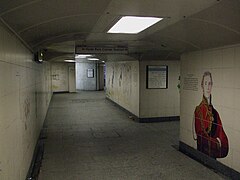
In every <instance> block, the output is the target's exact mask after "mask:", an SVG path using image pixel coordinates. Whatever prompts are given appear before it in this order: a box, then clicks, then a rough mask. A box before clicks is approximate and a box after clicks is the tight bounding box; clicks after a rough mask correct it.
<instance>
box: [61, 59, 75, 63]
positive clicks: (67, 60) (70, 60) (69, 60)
mask: <svg viewBox="0 0 240 180" xmlns="http://www.w3.org/2000/svg"><path fill="white" fill-rule="evenodd" d="M64 61H65V62H71V63H73V62H76V61H75V60H72V59H65V60H64Z"/></svg>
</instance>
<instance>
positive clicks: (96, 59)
mask: <svg viewBox="0 0 240 180" xmlns="http://www.w3.org/2000/svg"><path fill="white" fill-rule="evenodd" d="M88 60H89V61H99V59H98V58H88Z"/></svg>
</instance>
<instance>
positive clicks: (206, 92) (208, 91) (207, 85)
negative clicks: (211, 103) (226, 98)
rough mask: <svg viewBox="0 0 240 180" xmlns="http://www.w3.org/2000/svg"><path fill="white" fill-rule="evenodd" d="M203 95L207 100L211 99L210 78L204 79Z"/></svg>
mask: <svg viewBox="0 0 240 180" xmlns="http://www.w3.org/2000/svg"><path fill="white" fill-rule="evenodd" d="M202 88H203V94H204V96H205V97H206V98H209V97H210V95H211V92H212V80H211V77H210V76H205V77H204V79H203V87H202Z"/></svg>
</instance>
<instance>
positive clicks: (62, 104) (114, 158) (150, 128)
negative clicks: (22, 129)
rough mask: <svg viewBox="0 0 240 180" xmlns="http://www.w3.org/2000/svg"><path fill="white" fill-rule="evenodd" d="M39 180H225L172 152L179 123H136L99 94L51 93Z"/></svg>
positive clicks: (174, 150) (184, 156)
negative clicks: (52, 94)
mask: <svg viewBox="0 0 240 180" xmlns="http://www.w3.org/2000/svg"><path fill="white" fill-rule="evenodd" d="M44 127H45V130H46V137H47V138H46V140H45V152H44V159H43V161H42V167H41V170H40V174H39V179H40V180H82V179H83V180H84V179H100V180H101V179H110V180H112V179H131V180H133V179H213V180H216V179H226V178H225V177H224V176H222V175H219V174H216V173H215V172H213V171H212V170H210V169H208V168H206V167H205V166H203V165H201V164H199V163H198V162H196V161H194V160H192V159H191V158H189V157H187V156H186V155H184V154H182V153H180V152H179V151H177V150H176V148H174V146H176V145H177V144H178V137H179V122H163V123H148V124H144V123H137V122H134V121H133V120H132V119H131V118H129V116H128V114H127V113H126V112H124V111H122V110H121V109H119V108H118V107H116V106H114V105H113V104H112V103H111V102H109V101H108V100H106V99H105V96H104V93H103V92H79V93H76V94H55V95H54V96H53V99H52V101H51V105H50V108H49V111H48V114H47V118H46V121H45V125H44Z"/></svg>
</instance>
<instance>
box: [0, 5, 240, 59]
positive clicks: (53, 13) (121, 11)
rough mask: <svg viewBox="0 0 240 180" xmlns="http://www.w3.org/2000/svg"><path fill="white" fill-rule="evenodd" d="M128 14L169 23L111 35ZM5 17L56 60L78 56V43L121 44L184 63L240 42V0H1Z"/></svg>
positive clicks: (133, 51) (132, 50)
mask: <svg viewBox="0 0 240 180" xmlns="http://www.w3.org/2000/svg"><path fill="white" fill-rule="evenodd" d="M126 15H134V16H157V17H163V18H164V19H163V20H162V21H160V22H159V23H157V24H155V25H153V26H152V27H150V28H148V29H146V30H145V31H143V32H141V33H139V34H136V35H127V34H108V33H107V31H108V30H109V28H110V27H111V26H112V25H113V24H114V23H115V22H116V21H117V20H118V19H119V18H120V17H121V16H126ZM0 18H1V21H2V22H3V23H4V24H5V25H7V26H8V27H9V28H10V29H12V31H13V32H14V33H16V34H17V35H18V36H19V37H20V38H21V39H22V40H23V41H24V42H26V44H28V45H29V46H30V48H32V50H37V49H39V48H44V49H47V50H48V52H49V53H52V55H51V57H52V56H53V55H58V53H54V52H60V53H66V54H67V56H69V54H72V55H71V56H73V57H74V47H75V45H105V46H108V45H119V46H127V47H129V52H130V54H129V57H131V58H132V57H135V58H139V57H141V59H148V58H151V59H158V58H159V59H164V58H166V59H172V58H176V59H179V57H180V55H181V53H184V52H188V51H194V50H201V49H206V48H211V47H218V46H223V45H228V44H236V43H240V38H239V37H240V32H239V31H240V1H239V0H201V1H195V0H68V1H66V0H57V1H56V0H32V1H30V0H11V1H9V0H1V6H0ZM108 57H111V56H108ZM121 59H122V58H121Z"/></svg>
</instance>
